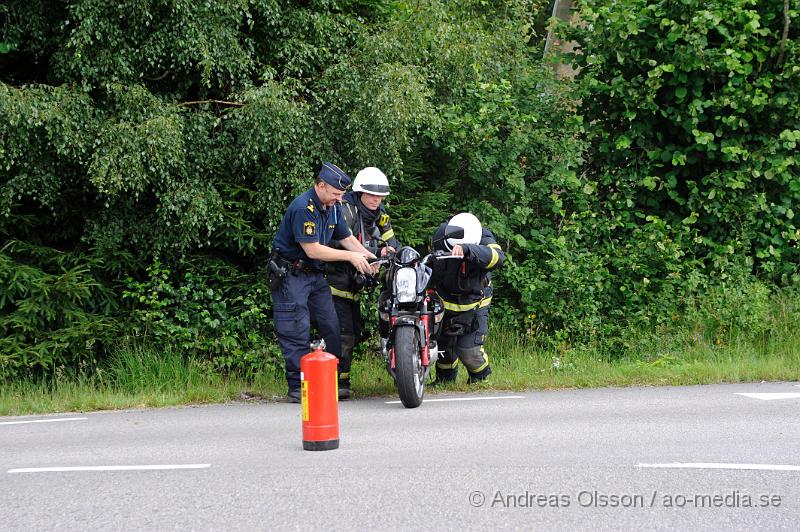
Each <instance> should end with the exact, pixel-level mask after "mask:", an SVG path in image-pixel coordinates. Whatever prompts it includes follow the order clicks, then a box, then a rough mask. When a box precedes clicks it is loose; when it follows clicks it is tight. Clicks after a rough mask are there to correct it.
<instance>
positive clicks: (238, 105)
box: [180, 100, 244, 107]
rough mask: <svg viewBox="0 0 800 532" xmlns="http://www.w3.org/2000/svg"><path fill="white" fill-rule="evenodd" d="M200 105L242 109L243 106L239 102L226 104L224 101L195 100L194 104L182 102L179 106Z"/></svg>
mask: <svg viewBox="0 0 800 532" xmlns="http://www.w3.org/2000/svg"><path fill="white" fill-rule="evenodd" d="M202 103H216V104H219V105H232V106H234V107H242V106H243V105H244V104H243V103H241V102H226V101H225V100H197V101H194V102H183V103H181V104H180V105H199V104H202Z"/></svg>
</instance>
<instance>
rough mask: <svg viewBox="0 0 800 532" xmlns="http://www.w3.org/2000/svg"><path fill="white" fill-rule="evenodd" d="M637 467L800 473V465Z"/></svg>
mask: <svg viewBox="0 0 800 532" xmlns="http://www.w3.org/2000/svg"><path fill="white" fill-rule="evenodd" d="M636 467H652V468H664V469H746V470H752V469H755V470H766V471H800V465H776V464H713V463H686V464H682V463H679V462H675V463H671V464H636Z"/></svg>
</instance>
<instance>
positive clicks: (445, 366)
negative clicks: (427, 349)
mask: <svg viewBox="0 0 800 532" xmlns="http://www.w3.org/2000/svg"><path fill="white" fill-rule="evenodd" d="M456 366H458V359H455V360H454V361H453V362H452V363H451V364H445V363H444V362H439V361H438V360H437V361H436V367H437V368H441V369H453V368H454V367H456Z"/></svg>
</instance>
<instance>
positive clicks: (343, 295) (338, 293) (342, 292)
mask: <svg viewBox="0 0 800 532" xmlns="http://www.w3.org/2000/svg"><path fill="white" fill-rule="evenodd" d="M331 294H333V295H335V296H336V297H341V298H344V299H350V300H352V301H358V294H354V293H353V292H346V291H345V290H339V289H338V288H336V287H333V286H331Z"/></svg>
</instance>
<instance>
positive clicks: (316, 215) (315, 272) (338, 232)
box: [269, 162, 376, 403]
mask: <svg viewBox="0 0 800 532" xmlns="http://www.w3.org/2000/svg"><path fill="white" fill-rule="evenodd" d="M349 185H350V177H349V176H348V175H347V174H345V173H344V172H343V171H342V170H341V169H340V168H339V167H337V166H336V165H335V164H332V163H328V162H326V163H323V164H322V166H321V167H320V170H319V172H318V174H317V178H316V181H315V183H314V186H313V187H312V188H311V189H309V190H307V191H306V192H304V193H303V194H300V195H299V196H297V197H296V198H295V199H294V200H293V201H292V203H291V204H289V208H288V209H287V210H286V214H284V215H283V220H281V224H280V226H279V227H278V232H277V233H276V234H275V239H274V240H273V241H272V255H271V257H270V265H269V269H270V289H271V292H272V303H273V309H274V315H275V333H276V334H277V336H278V342H279V343H280V346H281V351H282V352H283V358H284V360H285V362H286V382H287V384H288V387H289V392H288V399H287V400H288V401H289V402H291V403H299V402H300V358H301V357H302V356H303V355H305V354H306V353H308V352H309V341H310V329H311V321H314V322H315V323H316V324H317V329H318V331H319V333H320V335H321V336H322V337H323V338H324V339H325V343H326V345H327V351H328V352H330V353H332V354H333V355H336V356H337V357H339V356H340V355H341V338H340V334H339V320H338V318H337V317H336V311H335V309H334V307H333V299H332V297H331V291H330V288H329V287H328V283H327V282H326V281H325V276H324V274H323V265H324V264H325V263H326V262H337V261H340V262H349V263H350V264H352V265H353V267H354V268H355V269H356V270H357V271H359V272H361V273H364V274H367V273H370V272H372V268H371V266H370V264H369V263H368V262H367V259H368V258H372V259H374V258H376V257H375V255H374V254H373V253H372V252H370V251H369V250H367V249H366V248H364V246H363V245H361V243H360V242H359V241H358V240H357V239H356V238H355V237H354V236H353V235H352V234H351V232H350V229H349V228H348V227H347V224H346V223H345V219H344V214H343V212H342V206H341V205H340V204H339V202H340V201H341V199H342V196H343V195H344V191H345V189H346V188H347V187H348V186H349ZM331 240H338V241H339V243H340V245H341V248H342V249H333V248H330V247H328V246H327V244H328V243H329V242H330V241H331Z"/></svg>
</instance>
